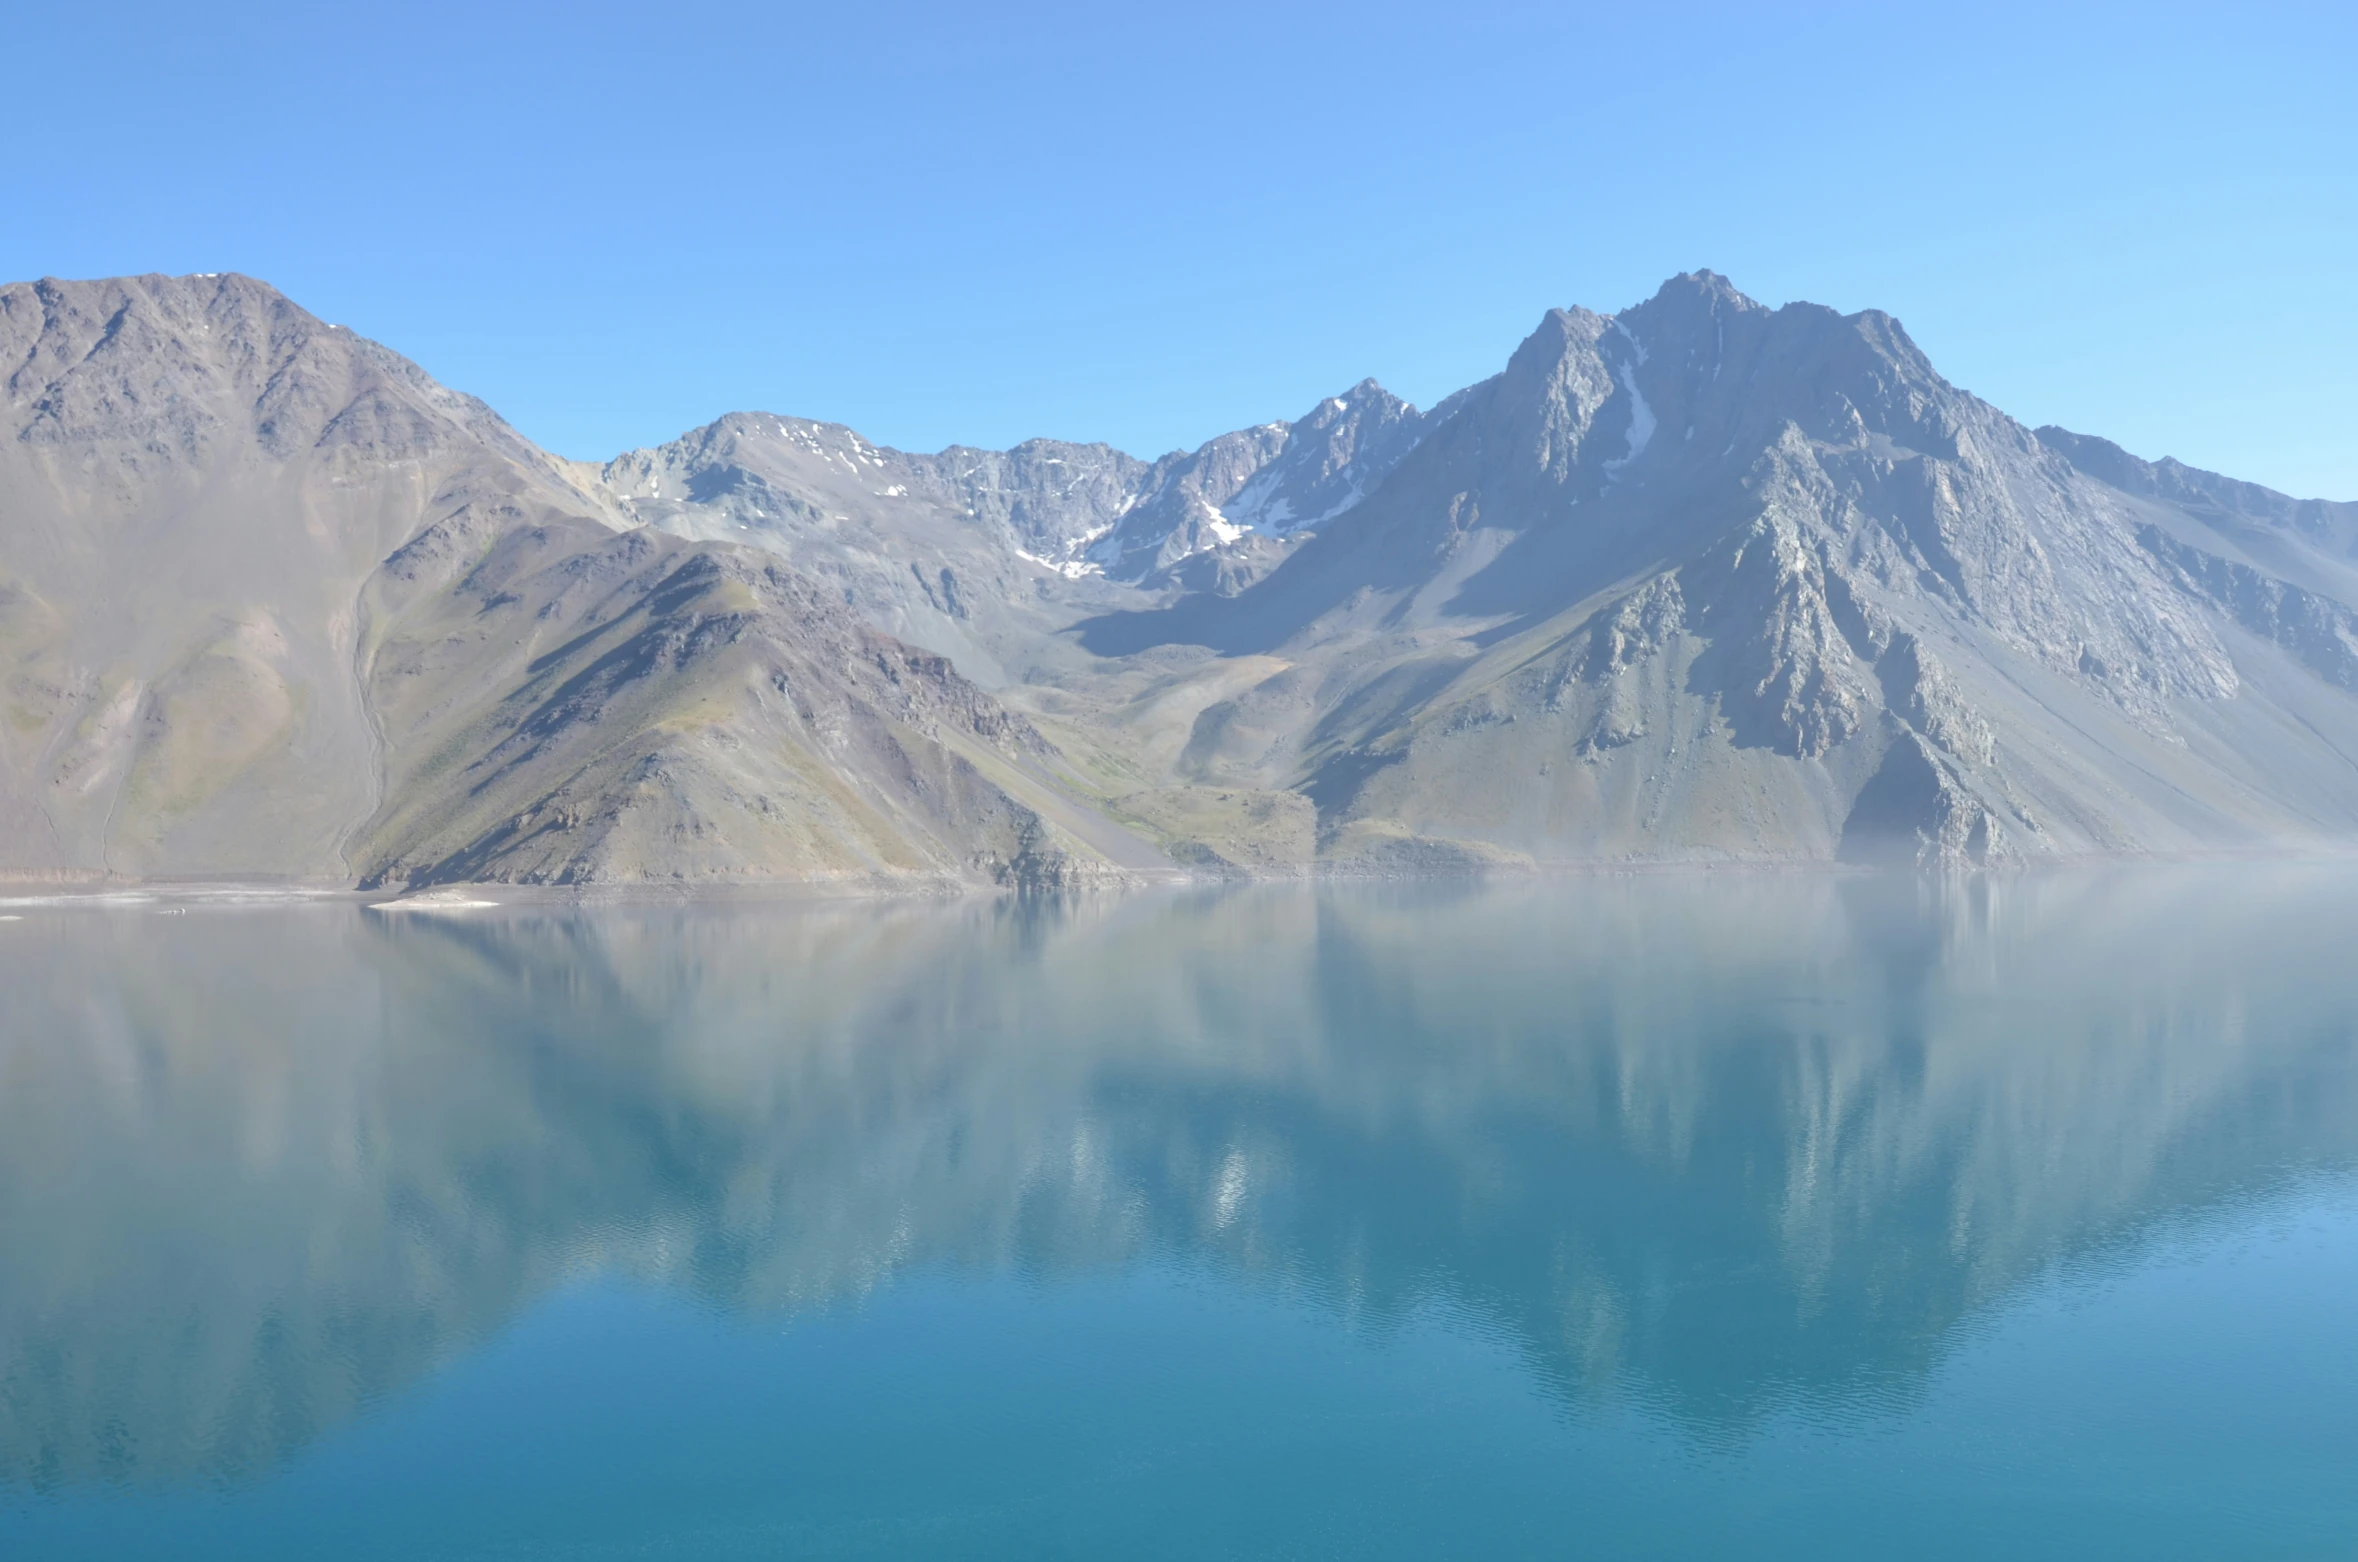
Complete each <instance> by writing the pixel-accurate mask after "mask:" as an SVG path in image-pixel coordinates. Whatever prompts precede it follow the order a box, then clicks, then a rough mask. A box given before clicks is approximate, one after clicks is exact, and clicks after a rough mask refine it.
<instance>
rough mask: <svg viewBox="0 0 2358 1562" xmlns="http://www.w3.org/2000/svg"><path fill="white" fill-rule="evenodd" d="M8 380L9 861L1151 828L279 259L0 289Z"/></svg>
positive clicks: (765, 850)
mask: <svg viewBox="0 0 2358 1562" xmlns="http://www.w3.org/2000/svg"><path fill="white" fill-rule="evenodd" d="M0 372H4V373H5V376H6V380H5V418H6V433H7V434H8V436H9V437H8V438H7V439H6V440H4V441H0V680H4V683H0V699H4V703H5V709H4V712H0V714H4V715H5V720H0V871H5V872H7V873H9V874H12V875H25V874H33V875H50V876H59V877H88V876H93V875H107V874H113V875H123V876H131V877H157V876H161V877H187V876H216V877H224V876H254V875H265V876H274V877H295V878H312V879H328V880H343V881H346V882H349V881H351V880H353V879H356V878H359V877H362V876H364V875H365V876H367V877H369V878H372V879H385V878H391V879H397V880H399V879H410V880H430V879H434V878H437V877H449V876H452V875H454V874H456V875H464V876H488V877H516V878H552V879H565V880H568V881H582V880H610V879H616V878H621V879H653V880H665V879H673V878H689V879H696V880H709V879H734V878H766V877H785V878H807V877H813V876H818V877H828V878H840V877H844V876H847V875H850V876H855V877H856V876H862V875H867V876H874V877H879V878H881V879H883V880H887V881H890V880H894V879H902V878H909V877H912V876H914V877H917V878H923V879H927V880H933V879H941V878H944V877H949V878H958V879H963V878H969V877H975V876H981V877H985V878H988V877H993V876H997V877H1008V876H1013V877H1015V878H1018V879H1021V878H1025V877H1027V876H1031V877H1037V876H1040V875H1043V874H1044V875H1046V876H1048V877H1050V878H1055V877H1058V876H1060V875H1068V874H1070V873H1075V872H1079V873H1084V874H1085V873H1087V872H1089V871H1092V870H1091V869H1090V868H1088V867H1086V866H1083V864H1086V863H1094V864H1097V866H1098V867H1099V868H1103V867H1104V866H1105V864H1104V862H1103V859H1102V857H1101V856H1100V855H1099V854H1098V853H1097V852H1095V851H1093V850H1091V849H1089V848H1086V847H1081V846H1079V844H1078V840H1077V838H1076V837H1075V836H1074V835H1073V834H1072V833H1071V831H1068V830H1066V829H1065V828H1064V827H1063V826H1061V825H1060V824H1058V823H1056V822H1054V817H1052V816H1055V817H1061V818H1062V819H1064V820H1065V821H1066V822H1067V823H1069V824H1070V825H1071V826H1072V828H1073V829H1074V830H1077V831H1079V832H1080V833H1082V834H1090V835H1094V836H1095V837H1096V838H1098V839H1100V840H1102V841H1104V842H1105V843H1106V844H1107V845H1108V846H1109V847H1110V848H1111V849H1112V850H1113V851H1114V852H1115V853H1116V855H1126V856H1128V857H1130V858H1131V859H1133V860H1137V859H1139V858H1140V856H1141V854H1142V853H1143V854H1144V855H1145V856H1146V857H1147V858H1149V859H1152V860H1159V859H1153V857H1152V853H1151V852H1147V851H1146V849H1145V848H1142V847H1140V846H1138V845H1137V843H1135V842H1132V841H1130V840H1129V839H1128V838H1127V837H1126V836H1124V835H1123V834H1122V833H1121V832H1119V831H1118V830H1112V829H1111V828H1110V827H1107V826H1105V825H1104V824H1103V822H1102V821H1100V820H1096V819H1095V818H1094V817H1093V816H1091V815H1090V814H1089V813H1088V811H1087V810H1086V809H1079V808H1075V807H1074V806H1073V805H1071V804H1069V803H1067V802H1065V801H1063V800H1062V799H1061V798H1060V797H1059V796H1058V794H1057V792H1056V790H1055V787H1054V786H1053V784H1052V783H1051V782H1050V781H1048V780H1045V779H1043V778H1044V777H1047V776H1048V775H1049V774H1050V773H1051V772H1052V770H1053V768H1054V758H1053V755H1052V754H1051V753H1050V752H1049V750H1048V749H1047V748H1046V746H1045V745H1044V744H1042V743H1040V742H1039V741H1038V740H1037V739H1036V738H1033V739H1031V740H1029V742H1028V746H1027V743H1026V742H1025V741H1022V740H1021V734H1022V733H1023V732H1024V730H1025V729H1023V728H1022V727H1021V724H1020V723H1018V722H1014V721H1012V720H1011V719H1010V718H1008V717H1007V715H1006V714H1005V713H1004V712H1002V711H999V710H998V709H997V707H996V706H995V705H994V704H993V703H992V702H991V701H990V699H989V698H988V696H986V695H983V694H981V693H980V691H978V690H976V689H974V688H973V687H972V686H971V685H970V684H968V683H966V682H965V680H963V679H962V678H960V677H958V675H957V674H956V673H954V672H953V671H952V670H951V669H950V668H949V666H948V665H947V664H946V663H943V662H942V661H941V660H940V659H939V658H938V657H928V656H925V655H922V654H920V653H915V652H912V651H910V650H909V648H907V647H905V646H901V645H898V644H896V643H894V642H892V641H890V640H889V639H887V638H885V637H883V636H881V635H878V634H876V633H875V632H874V631H872V630H870V629H867V628H866V627H864V626H862V625H860V624H858V623H857V622H855V621H853V620H852V619H850V618H849V617H848V616H846V615H845V614H844V613H843V611H842V610H841V608H840V607H839V606H835V605H832V604H831V603H829V602H828V601H827V600H826V598H825V595H824V593H823V592H822V591H821V590H820V589H819V588H818V587H816V586H814V585H813V584H811V583H810V582H808V581H805V580H802V579H800V578H799V577H797V576H795V575H794V574H793V572H792V571H791V570H789V569H787V568H786V567H785V566H783V565H780V564H778V563H776V562H775V561H770V560H764V559H763V558H762V557H761V556H759V555H747V554H745V553H744V552H743V551H742V550H741V549H738V548H736V547H733V546H729V545H723V544H717V543H701V544H699V543H683V542H679V541H677V540H674V539H670V538H657V537H656V536H654V535H652V534H638V533H631V534H628V535H626V536H618V534H617V532H616V530H615V528H616V527H618V526H627V525H629V524H630V520H629V517H628V515H627V513H626V512H625V511H624V510H623V509H622V507H621V506H619V505H618V504H616V503H615V502H614V501H613V500H612V499H611V498H610V497H609V496H608V495H607V493H606V492H605V490H604V489H603V488H602V487H600V486H598V485H597V484H596V483H595V482H590V483H586V484H585V483H583V482H581V481H577V480H576V477H575V474H574V471H573V469H572V468H571V467H570V466H569V465H568V464H567V463H564V462H560V461H558V460H556V459H554V458H552V457H550V456H548V455H547V454H545V453H544V452H541V451H539V450H538V449H536V448H534V447H533V446H532V445H531V444H530V443H529V442H527V441H525V440H524V439H522V438H521V437H520V436H518V435H517V434H516V433H515V432H514V431H513V430H512V429H510V428H509V427H508V426H507V425H506V424H505V423H503V422H502V421H500V419H499V418H498V417H497V416H496V415H494V414H493V413H492V412H491V411H490V410H489V409H488V408H486V407H484V406H483V405H482V404H481V403H479V402H476V401H474V400H473V399H471V398H468V397H465V396H460V395H457V394H455V393H453V392H450V391H448V390H446V389H444V388H443V387H441V386H439V385H437V384H435V383H434V382H433V381H432V380H431V379H430V378H429V377H428V376H426V375H425V374H424V373H423V372H422V371H420V370H419V369H418V368H417V367H416V366H415V365H413V364H410V363H408V362H407V361H406V360H404V359H401V358H399V357H398V356H396V355H394V354H393V353H390V352H388V351H386V350H385V349H384V348H382V347H379V346H377V345H376V344H374V343H371V342H367V341H365V340H363V339H361V338H359V337H357V336H354V335H353V334H352V333H351V332H349V331H345V330H343V329H342V328H340V327H335V326H329V325H325V324H323V323H322V322H320V321H318V320H317V319H315V318H313V317H312V316H310V315H309V314H307V313H305V312H304V311H303V310H301V309H300V308H298V307H296V306H295V305H294V304H292V303H290V302H289V301H288V300H286V299H285V298H283V297H282V296H280V295H279V294H277V293H276V292H275V291H273V290H272V289H270V288H268V287H266V286H264V285H263V284H261V283H257V282H254V281H252V280H251V279H248V278H244V277H237V276H227V275H225V276H218V277H182V278H167V277H140V278H130V279H121V280H114V281H104V282H58V281H44V282H39V283H34V284H27V285H20V286H14V287H9V288H5V289H0ZM495 581H496V582H499V583H501V585H500V586H499V587H498V588H497V589H495V588H494V586H493V584H492V583H493V582H495ZM600 658H605V659H606V660H604V661H601V660H600ZM616 658H620V659H621V660H620V661H616V660H615V659H616ZM625 663H627V664H628V675H627V676H616V675H614V672H615V669H616V668H617V667H620V666H622V665H624V664H625ZM601 668H602V669H604V671H603V672H601V671H600V670H599V669H601ZM420 669H429V670H430V672H429V673H426V674H423V675H421V673H420V671H419V670H420ZM573 675H578V677H577V678H576V681H574V682H572V683H567V682H565V678H566V677H568V676H573ZM762 677H767V678H769V679H771V680H772V684H773V686H774V687H775V688H776V689H777V690H781V691H782V690H785V689H788V688H790V689H791V694H790V695H789V694H786V693H783V692H779V693H775V694H773V696H771V698H772V699H773V702H775V701H783V702H784V708H786V709H787V711H788V713H787V714H785V715H777V714H776V713H774V712H773V714H772V718H771V719H772V722H773V726H772V727H765V726H763V724H762V722H763V719H764V718H763V717H762V715H761V707H760V699H761V696H759V695H758V693H757V692H756V686H757V684H758V682H759V679H760V678H762ZM582 680H586V681H582ZM601 680H603V681H601ZM427 685H430V686H427ZM779 722H782V723H783V724H784V725H783V726H777V725H776V723H779ZM510 727H521V728H522V729H524V730H526V731H527V732H528V733H529V734H530V737H529V740H528V741H518V740H516V739H515V738H514V734H513V733H511V732H510V731H509V730H508V729H509V728H510ZM773 728H774V730H773ZM470 743H472V744H475V745H476V746H475V747H474V748H470V747H469V745H470ZM503 745H504V746H503ZM748 748H750V749H758V750H759V751H760V755H759V758H758V759H757V760H755V761H752V762H749V763H748V764H746V765H744V766H737V767H732V765H731V763H730V762H729V761H728V760H727V758H726V757H725V755H726V753H727V752H729V751H733V750H742V749H748ZM986 772H988V774H986ZM1043 809H1046V810H1048V812H1047V813H1043V812H1042V810H1043ZM1074 851H1077V852H1078V856H1074V855H1072V852H1074Z"/></svg>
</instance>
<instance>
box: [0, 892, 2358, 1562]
mask: <svg viewBox="0 0 2358 1562" xmlns="http://www.w3.org/2000/svg"><path fill="white" fill-rule="evenodd" d="M0 910H4V911H6V912H8V913H9V914H12V915H16V916H18V917H20V918H21V920H17V921H13V922H0V1557H6V1558H9V1559H12V1562H36V1559H41V1562H46V1559H51V1558H61V1559H62V1558H108V1559H112V1558H166V1557H169V1558H197V1559H211V1558H237V1559H240V1562H251V1559H269V1558H303V1559H319V1558H387V1559H390V1558H404V1559H408V1558H450V1559H462V1558H465V1559H474V1558H483V1559H490V1558H500V1559H550V1558H654V1557H661V1558H720V1559H733V1558H767V1557H781V1558H801V1557H926V1558H935V1557H1009V1558H1016V1557H1021V1558H1057V1557H1091V1558H1095V1557H1119V1558H1131V1557H1141V1558H1165V1557H1168V1558H1199V1557H1254V1558H1260V1557H1269V1558H1276V1557H1304V1558H1310V1557H1321V1558H1323V1557H1333V1558H1393V1557H1397V1558H1432V1557H1470V1558H1515V1557H1549V1558H1554V1557H1597V1558H1623V1557H1637V1558H1654V1557H1660V1558H1695V1557H1715V1558H1717V1557H1728V1558H1748V1557H1761V1558H1782V1557H1795V1558H1799V1557H1807V1558H1812V1559H1829V1558H1831V1559H1849V1558H1877V1559H1882V1558H1893V1557H1913V1558H1944V1557H1959V1558H1963V1557H1973V1558H1983V1557H1999V1556H2004V1557H2009V1558H2043V1557H2054V1558H2073V1559H2086V1558H2105V1557H2121V1558H2131V1557H2133V1558H2138V1559H2153V1558H2172V1557H2187V1558H2197V1557H2199V1558H2206V1559H2212V1558H2242V1557H2284V1558H2320V1557H2351V1556H2358V1305H2354V1304H2358V872H2354V871H2352V870H2349V869H2304V868H2292V867H2266V868H2257V867H2240V868H2233V869H2227V868H2201V869H2193V868H2189V869H2147V870H2141V871H2138V872H2124V873H2120V874H2112V875H2101V876H2087V877H2054V878H2037V879H2027V880H2022V881H2017V882H2001V883H1994V884H1984V885H1963V886H1955V885H1952V886H1947V887H1940V886H1933V885H1920V884H1916V883H1912V882H1896V881H1878V880H1864V879H1834V878H1807V877H1791V878H1771V877H1746V876H1731V875H1721V876H1713V877H1700V876H1699V877H1693V878H1676V877H1661V878H1646V879H1636V880H1626V881H1614V880H1598V881H1583V882H1574V883H1559V884H1519V885H1506V886H1501V887H1494V888H1490V889H1484V890H1479V891H1469V890H1443V889H1424V890H1417V891H1402V890H1394V891H1379V890H1356V891H1344V890H1331V889H1330V890H1316V889H1307V888H1291V887H1288V888H1255V889H1247V890H1240V891H1237V892H1233V893H1206V894H1201V895H1139V896H1133V897H1116V898H1104V899H1091V900H1083V901H1079V902H1074V903H1053V902H1051V903H1032V904H1006V903H990V904H982V903H976V904H959V905H946V906H945V905H928V906H911V905H897V906H863V907H834V908H813V907H791V906H772V907H760V906H745V905H730V906H710V907H689V908H678V907H663V908H656V907H626V908H606V909H590V910H572V909H567V910H548V909H540V910H515V909H510V910H502V911H495V912H483V913H475V914H472V915H467V916H458V915H449V916H410V917H406V918H396V917H389V916H385V915H382V914H379V913H374V912H369V911H365V910H362V909H360V908H357V907H352V906H348V905H336V906H311V907H282V908H276V909H254V908H244V909H231V908H221V907H209V906H204V905H199V906H197V907H194V908H192V909H189V910H187V911H186V912H185V913H184V914H178V915H171V914H165V908H163V907H160V906H154V905H150V906H139V905H132V906H121V907H116V908H113V909H100V908H94V907H89V906H80V907H74V908H58V907H53V906H40V905H29V906H14V907H5V908H0Z"/></svg>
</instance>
